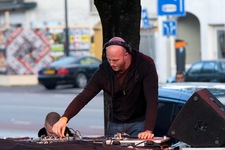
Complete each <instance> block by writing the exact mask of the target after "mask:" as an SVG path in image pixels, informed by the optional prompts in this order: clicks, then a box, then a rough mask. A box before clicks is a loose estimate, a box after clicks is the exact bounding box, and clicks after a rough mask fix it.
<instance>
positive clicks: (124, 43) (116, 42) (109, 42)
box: [104, 40, 131, 52]
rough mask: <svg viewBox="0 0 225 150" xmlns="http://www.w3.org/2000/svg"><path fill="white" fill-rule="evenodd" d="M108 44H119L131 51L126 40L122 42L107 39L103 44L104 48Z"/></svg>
mask: <svg viewBox="0 0 225 150" xmlns="http://www.w3.org/2000/svg"><path fill="white" fill-rule="evenodd" d="M110 45H119V46H122V47H124V48H125V49H126V50H127V52H131V46H130V45H129V44H127V43H126V42H123V41H116V40H114V41H108V42H106V43H105V44H104V50H105V49H106V47H108V46H110Z"/></svg>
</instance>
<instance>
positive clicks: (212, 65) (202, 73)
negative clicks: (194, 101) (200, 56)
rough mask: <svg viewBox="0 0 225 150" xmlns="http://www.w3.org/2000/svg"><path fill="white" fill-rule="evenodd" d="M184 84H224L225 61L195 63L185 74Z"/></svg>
mask: <svg viewBox="0 0 225 150" xmlns="http://www.w3.org/2000/svg"><path fill="white" fill-rule="evenodd" d="M185 81H186V82H222V83H225V59H218V60H204V61H197V62H195V63H193V64H192V65H191V67H190V68H189V69H188V70H187V72H186V74H185Z"/></svg>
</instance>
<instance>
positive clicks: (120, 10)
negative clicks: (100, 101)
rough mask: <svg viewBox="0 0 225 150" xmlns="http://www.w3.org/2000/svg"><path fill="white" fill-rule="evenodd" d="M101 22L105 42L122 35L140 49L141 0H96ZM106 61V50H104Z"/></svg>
mask: <svg viewBox="0 0 225 150" xmlns="http://www.w3.org/2000/svg"><path fill="white" fill-rule="evenodd" d="M94 3H95V6H96V8H97V10H98V13H99V16H100V19H101V24H102V35H103V43H105V42H107V41H108V40H110V39H111V38H112V37H114V36H118V37H122V38H123V39H124V40H125V41H127V42H128V43H129V44H130V45H131V47H132V48H133V49H135V50H139V43H140V20H141V5H140V0H94ZM102 54H103V55H102V60H103V61H104V60H105V59H106V58H104V57H103V56H105V55H104V51H103V52H102ZM107 98H108V96H107V94H106V93H104V123H105V135H106V134H107V122H108V103H107V102H108V101H107Z"/></svg>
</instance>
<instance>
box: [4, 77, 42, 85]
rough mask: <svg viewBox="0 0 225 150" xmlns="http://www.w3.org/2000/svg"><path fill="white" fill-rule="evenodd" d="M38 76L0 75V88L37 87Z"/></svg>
mask: <svg viewBox="0 0 225 150" xmlns="http://www.w3.org/2000/svg"><path fill="white" fill-rule="evenodd" d="M37 84H38V79H37V76H36V75H0V86H24V85H37Z"/></svg>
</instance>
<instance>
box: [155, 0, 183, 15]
mask: <svg viewBox="0 0 225 150" xmlns="http://www.w3.org/2000/svg"><path fill="white" fill-rule="evenodd" d="M158 15H159V16H165V15H167V16H185V15H186V12H185V7H184V0H158Z"/></svg>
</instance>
